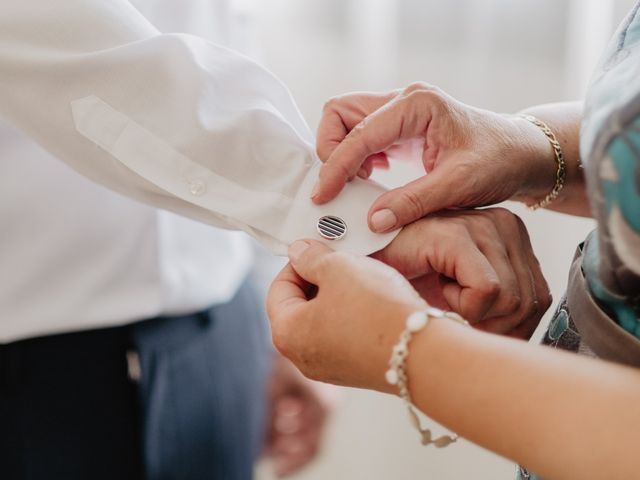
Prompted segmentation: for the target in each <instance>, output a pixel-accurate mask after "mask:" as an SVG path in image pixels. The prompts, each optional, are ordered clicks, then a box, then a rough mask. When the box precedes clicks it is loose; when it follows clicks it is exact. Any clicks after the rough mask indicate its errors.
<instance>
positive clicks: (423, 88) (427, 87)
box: [402, 81, 441, 95]
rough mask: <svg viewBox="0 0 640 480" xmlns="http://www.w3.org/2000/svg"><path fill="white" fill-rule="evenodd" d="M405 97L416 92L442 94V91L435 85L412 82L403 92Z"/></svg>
mask: <svg viewBox="0 0 640 480" xmlns="http://www.w3.org/2000/svg"><path fill="white" fill-rule="evenodd" d="M402 92H403V94H404V95H411V94H412V93H415V92H426V93H436V94H437V93H441V90H440V89H439V88H438V87H436V86H435V85H431V84H430V83H427V82H423V81H418V82H411V83H410V84H409V85H407V86H406V87H405V88H404V90H403V91H402Z"/></svg>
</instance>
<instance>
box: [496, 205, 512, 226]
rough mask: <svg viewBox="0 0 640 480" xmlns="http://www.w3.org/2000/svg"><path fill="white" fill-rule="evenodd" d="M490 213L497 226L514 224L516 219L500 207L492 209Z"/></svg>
mask: <svg viewBox="0 0 640 480" xmlns="http://www.w3.org/2000/svg"><path fill="white" fill-rule="evenodd" d="M491 213H492V215H493V218H494V219H495V220H496V222H498V223H499V224H505V223H514V220H515V218H516V216H515V215H514V214H513V213H511V211H509V210H507V209H506V208H502V207H497V208H492V209H491ZM515 223H517V222H515Z"/></svg>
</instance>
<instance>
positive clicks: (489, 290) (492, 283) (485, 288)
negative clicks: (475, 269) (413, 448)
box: [478, 278, 500, 300]
mask: <svg viewBox="0 0 640 480" xmlns="http://www.w3.org/2000/svg"><path fill="white" fill-rule="evenodd" d="M478 290H479V292H480V294H481V295H482V296H483V297H484V298H487V299H492V300H495V299H496V298H498V296H499V295H500V281H498V280H497V279H493V278H491V279H487V280H486V281H485V282H484V283H483V284H482V285H481V286H480V287H479V288H478Z"/></svg>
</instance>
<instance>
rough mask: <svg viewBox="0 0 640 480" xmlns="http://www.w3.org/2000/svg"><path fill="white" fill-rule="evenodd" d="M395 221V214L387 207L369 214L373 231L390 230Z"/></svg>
mask: <svg viewBox="0 0 640 480" xmlns="http://www.w3.org/2000/svg"><path fill="white" fill-rule="evenodd" d="M396 223H398V218H397V217H396V214H395V213H393V212H392V211H391V210H389V209H388V208H383V209H382V210H378V211H377V212H376V213H374V214H373V215H371V227H372V228H373V231H374V232H386V231H387V230H391V229H392V228H393V227H395V226H396Z"/></svg>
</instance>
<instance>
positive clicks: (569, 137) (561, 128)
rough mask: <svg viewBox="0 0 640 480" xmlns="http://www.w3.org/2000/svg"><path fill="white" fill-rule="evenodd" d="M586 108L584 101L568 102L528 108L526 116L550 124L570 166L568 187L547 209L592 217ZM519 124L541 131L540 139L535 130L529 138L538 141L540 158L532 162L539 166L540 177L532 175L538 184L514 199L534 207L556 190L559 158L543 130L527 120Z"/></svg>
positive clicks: (566, 184)
mask: <svg viewBox="0 0 640 480" xmlns="http://www.w3.org/2000/svg"><path fill="white" fill-rule="evenodd" d="M582 109H583V105H582V102H565V103H553V104H546V105H539V106H535V107H531V108H527V109H526V110H524V111H523V112H522V113H527V114H529V115H533V116H535V117H537V118H539V119H540V120H542V121H543V122H545V123H546V124H547V125H549V128H551V131H552V132H554V134H555V136H556V138H557V139H558V141H559V142H560V145H561V146H562V150H563V153H564V158H565V162H566V166H567V177H566V181H565V185H564V188H563V189H562V191H561V193H560V196H559V197H558V198H557V199H556V200H555V201H553V202H551V204H550V205H549V206H548V207H547V208H548V209H549V210H554V211H557V212H562V213H568V214H571V215H578V216H582V217H590V216H591V208H590V205H589V200H588V198H587V191H586V185H585V179H584V171H583V169H582V166H581V165H582V163H581V160H580V145H579V143H580V123H581V120H582ZM517 121H518V122H519V124H520V125H521V128H522V129H523V131H524V130H526V129H528V130H533V129H535V130H537V140H535V137H534V135H535V132H533V131H531V132H529V135H528V136H529V137H530V138H531V140H530V141H531V142H532V144H533V142H534V140H535V145H536V148H535V150H534V151H532V155H538V156H539V158H538V159H535V158H532V159H531V161H532V165H536V166H537V167H536V168H537V169H538V173H539V174H538V175H535V174H534V172H532V175H531V178H532V180H534V179H535V183H533V182H532V183H531V184H530V185H523V189H522V190H521V191H520V192H518V194H516V195H515V196H514V200H520V201H523V202H525V203H529V204H531V203H533V202H535V201H536V200H539V199H540V198H543V197H544V196H545V195H546V194H547V193H548V192H549V191H550V190H551V188H553V184H554V181H555V175H556V168H555V167H556V165H555V159H554V156H553V152H552V150H551V146H550V144H549V141H548V140H547V138H546V137H545V136H544V134H543V133H542V132H541V131H540V129H539V128H538V127H536V126H535V125H532V124H531V123H530V122H528V121H527V120H524V119H518V120H517Z"/></svg>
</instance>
